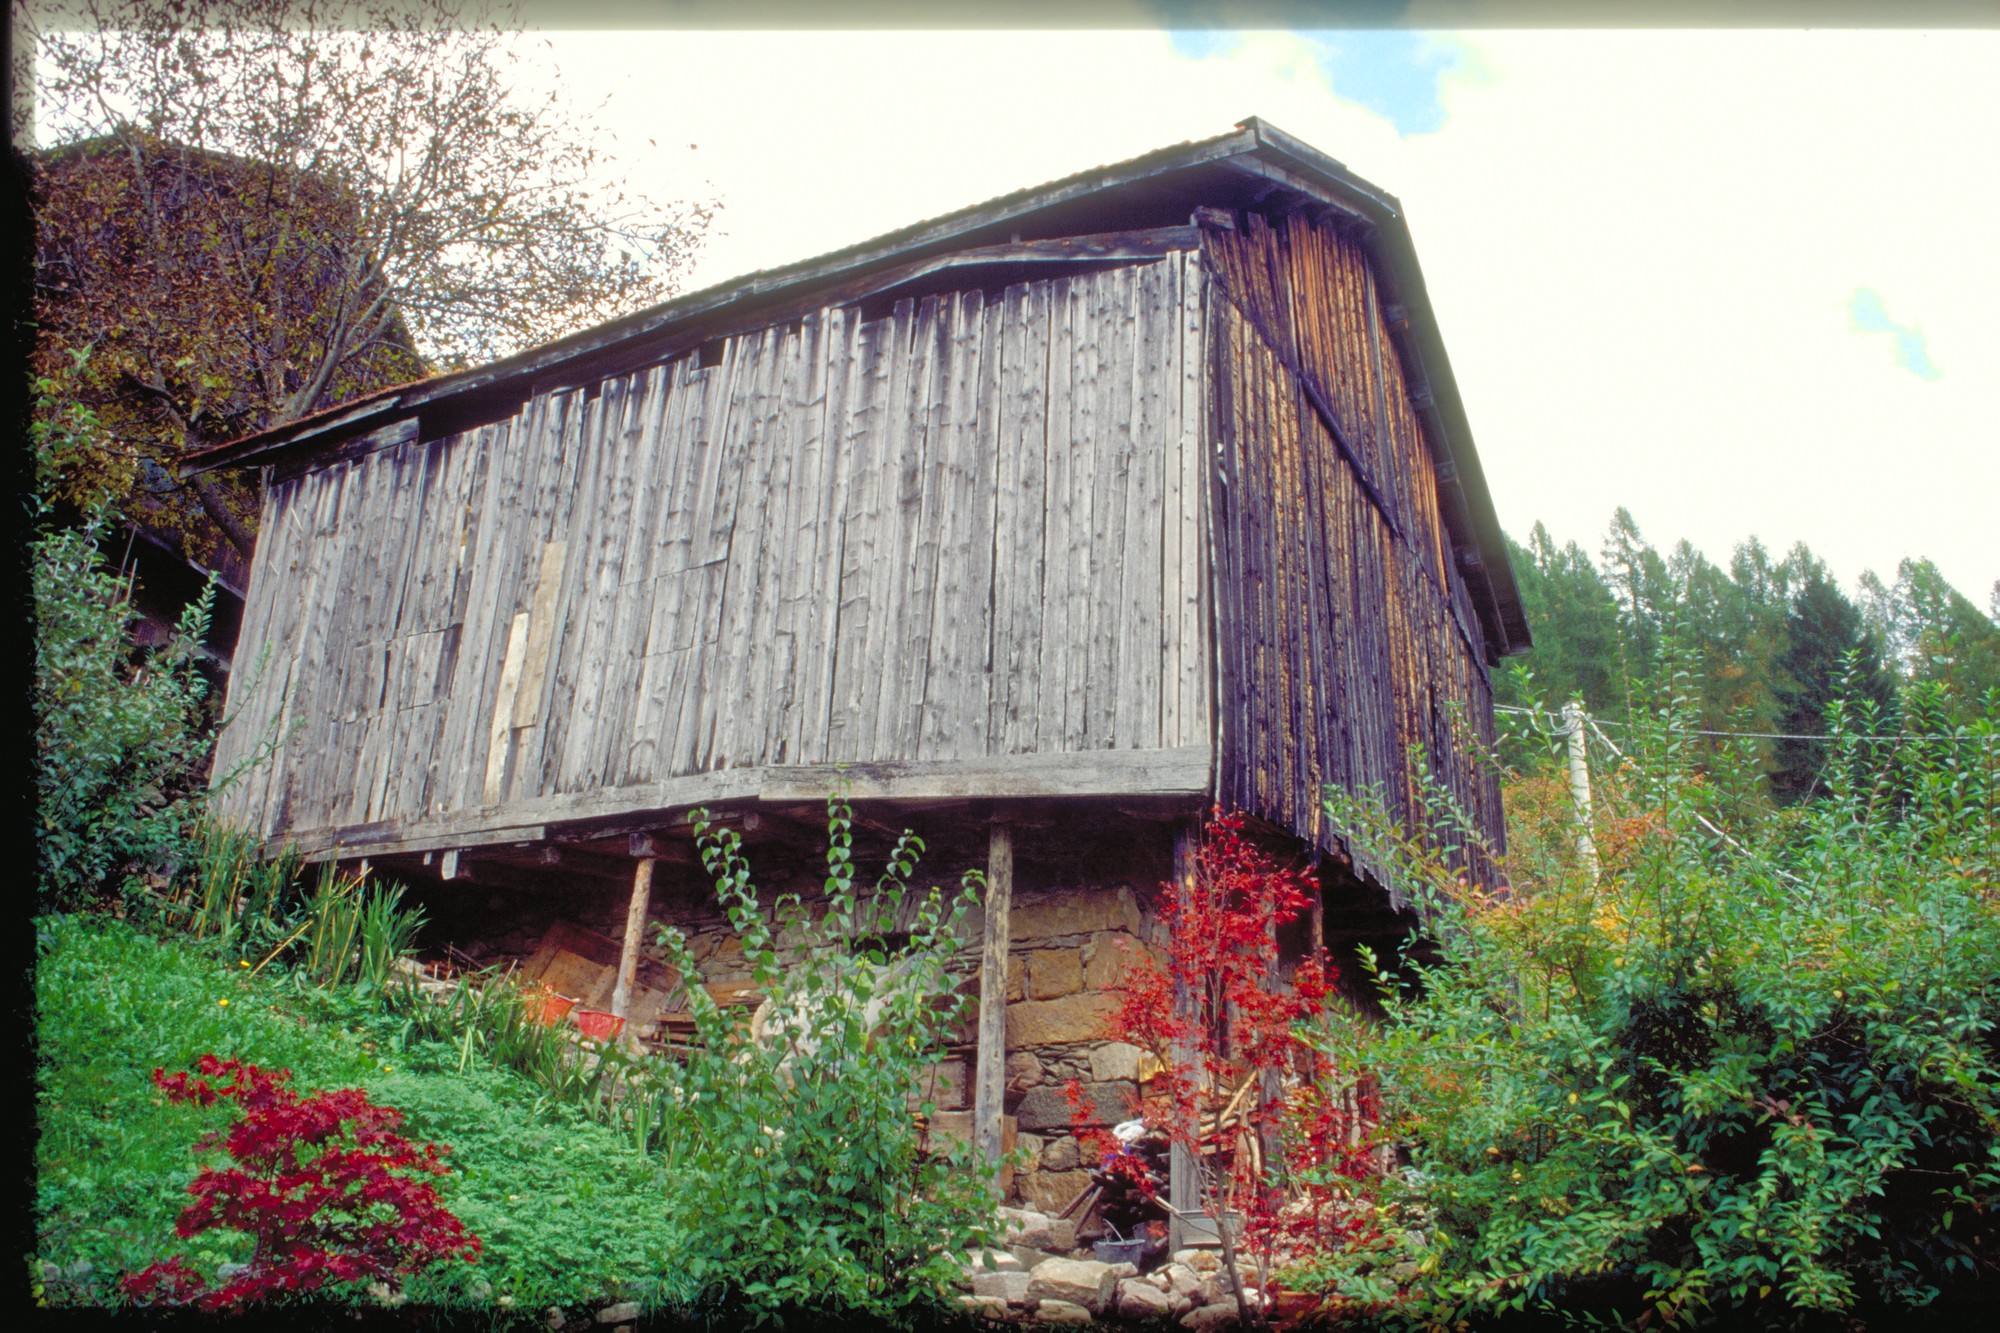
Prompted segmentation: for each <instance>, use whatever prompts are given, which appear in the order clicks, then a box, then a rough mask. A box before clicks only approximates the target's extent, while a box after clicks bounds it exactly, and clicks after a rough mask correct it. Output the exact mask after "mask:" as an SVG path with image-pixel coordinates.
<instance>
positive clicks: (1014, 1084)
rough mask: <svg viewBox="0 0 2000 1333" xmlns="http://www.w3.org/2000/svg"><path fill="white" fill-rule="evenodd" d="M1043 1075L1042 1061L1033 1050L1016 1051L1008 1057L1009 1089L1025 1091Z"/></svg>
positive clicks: (1011, 1090)
mask: <svg viewBox="0 0 2000 1333" xmlns="http://www.w3.org/2000/svg"><path fill="white" fill-rule="evenodd" d="M1043 1077H1044V1071H1043V1069H1042V1062H1041V1061H1040V1060H1039V1059H1037V1058H1036V1057H1035V1053H1034V1052H1033V1051H1015V1052H1013V1053H1012V1054H1010V1055H1009V1056H1008V1057H1007V1091H1009V1092H1025V1091H1027V1090H1028V1089H1029V1088H1032V1087H1034V1086H1035V1085H1036V1084H1037V1083H1040V1082H1041V1081H1042V1080H1043Z"/></svg>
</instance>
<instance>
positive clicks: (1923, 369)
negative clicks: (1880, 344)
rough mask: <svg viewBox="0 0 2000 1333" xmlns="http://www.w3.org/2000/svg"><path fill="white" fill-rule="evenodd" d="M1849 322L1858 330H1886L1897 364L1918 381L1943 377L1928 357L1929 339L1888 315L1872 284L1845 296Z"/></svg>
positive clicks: (1929, 354) (1878, 331)
mask: <svg viewBox="0 0 2000 1333" xmlns="http://www.w3.org/2000/svg"><path fill="white" fill-rule="evenodd" d="M1847 318H1848V322H1849V324H1850V325H1851V326H1852V327H1853V328H1854V329H1855V330H1856V331H1857V332H1860V333H1886V334H1888V335H1889V338H1890V341H1891V342H1892V343H1893V344H1894V346H1895V350H1896V364H1897V365H1899V366H1901V367H1902V368H1903V369H1905V370H1907V371H1909V372H1910V373H1911V374H1912V375H1915V376H1916V377H1917V378H1918V379H1920V380H1935V379H1942V378H1943V377H1944V372H1943V371H1942V370H1939V369H1938V366H1937V362H1935V361H1933V360H1931V348H1930V342H1929V340H1928V339H1926V338H1925V337H1924V331H1923V330H1922V329H1920V328H1918V327H1917V326H1916V325H1915V324H1901V323H1898V322H1897V321H1895V320H1893V319H1891V318H1890V317H1889V307H1888V306H1886V305H1884V304H1883V303H1882V294H1881V293H1880V292H1877V291H1876V290H1875V289H1874V288H1872V287H1856V288H1855V289H1854V295H1853V296H1851V297H1849V298H1848V299H1847Z"/></svg>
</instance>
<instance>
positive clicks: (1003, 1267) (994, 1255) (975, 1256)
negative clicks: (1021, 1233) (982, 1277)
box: [965, 1250, 1027, 1274]
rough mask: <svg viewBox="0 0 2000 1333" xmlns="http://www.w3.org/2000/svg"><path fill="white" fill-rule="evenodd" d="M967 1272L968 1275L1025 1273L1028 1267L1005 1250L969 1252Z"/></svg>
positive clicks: (966, 1257) (966, 1254) (967, 1254)
mask: <svg viewBox="0 0 2000 1333" xmlns="http://www.w3.org/2000/svg"><path fill="white" fill-rule="evenodd" d="M965 1271H966V1272H967V1273H968V1274H971V1273H1024V1272H1026V1271H1027V1267H1026V1265H1024V1264H1023V1263H1022V1262H1021V1261H1020V1260H1019V1259H1016V1258H1015V1257H1014V1256H1013V1255H1011V1254H1009V1253H1008V1252H1007V1251H1005V1250H967V1251H966V1252H965Z"/></svg>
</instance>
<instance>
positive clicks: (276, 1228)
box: [123, 1055, 480, 1310]
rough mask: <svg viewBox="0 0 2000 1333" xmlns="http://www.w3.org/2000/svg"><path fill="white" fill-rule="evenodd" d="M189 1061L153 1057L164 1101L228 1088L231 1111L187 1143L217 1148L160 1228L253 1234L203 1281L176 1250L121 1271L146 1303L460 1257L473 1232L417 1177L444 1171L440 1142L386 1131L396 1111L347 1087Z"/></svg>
mask: <svg viewBox="0 0 2000 1333" xmlns="http://www.w3.org/2000/svg"><path fill="white" fill-rule="evenodd" d="M198 1070H199V1072H198V1074H193V1075H191V1074H188V1073H178V1074H171V1075H170V1074H167V1073H165V1072H164V1071H162V1070H158V1069H156V1070H154V1071H153V1082H154V1083H155V1084H157V1085H158V1086H159V1088H160V1090H161V1091H163V1092H165V1093H166V1094H167V1096H168V1098H170V1099H171V1100H173V1101H175V1102H183V1103H193V1104H194V1105H197V1106H213V1105H214V1104H215V1103H216V1102H217V1101H233V1102H235V1103H236V1104H237V1105H238V1106H240V1107H241V1108H242V1116H241V1118H240V1119H238V1120H237V1121H236V1123H235V1124H233V1125H231V1126H230V1127H229V1128H228V1129H227V1130H221V1131H217V1132H215V1133H212V1134H207V1135H204V1136H203V1137H202V1138H201V1140H200V1141H198V1142H197V1143H196V1144H195V1151H197V1152H209V1151H214V1150H216V1149H218V1148H219V1149H221V1150H222V1151H223V1152H226V1153H227V1154H228V1155H229V1157H230V1158H231V1159H232V1165H229V1166H227V1167H216V1166H210V1167H206V1168H204V1169H203V1170H202V1172H201V1174H200V1175H198V1176H196V1177H195V1179H194V1183H193V1184H191V1185H189V1186H188V1193H189V1194H190V1195H192V1196H193V1198H194V1202H193V1203H191V1204H189V1205H188V1206H187V1207H186V1208H185V1209H183V1210H182V1211H181V1215H180V1217H179V1219H178V1220H177V1221H176V1222H175V1224H174V1230H175V1232H176V1233H177V1234H179V1235H180V1236H181V1237H182V1238H184V1239H185V1238H188V1237H193V1236H197V1235H200V1234H201V1233H202V1232H204V1231H210V1230H213V1229H216V1228H226V1229H229V1230H232V1231H242V1232H247V1233H249V1235H250V1236H251V1237H252V1238H253V1239H254V1241H255V1249H254V1251H253V1253H252V1255H251V1257H250V1262H249V1263H248V1264H246V1265H245V1266H244V1267H243V1268H242V1269H241V1271H239V1272H237V1273H236V1274H235V1275H234V1276H233V1277H230V1278H228V1279H226V1280H225V1281H223V1283H222V1284H221V1285H220V1286H216V1287H210V1286H209V1285H208V1284H207V1283H206V1282H205V1281H204V1280H203V1279H202V1278H201V1277H200V1275H199V1274H197V1273H195V1272H194V1271H193V1270H192V1269H190V1268H189V1267H188V1266H187V1263H186V1261H185V1260H184V1259H182V1258H180V1257H179V1256H176V1257H175V1258H172V1259H169V1260H166V1261H164V1262H162V1263H156V1264H154V1265H152V1266H151V1267H150V1268H147V1269H145V1270H144V1271H143V1272H139V1273H134V1274H131V1275H128V1276H127V1277H126V1278H125V1280H124V1284H123V1285H124V1289H125V1292H126V1294H127V1295H128V1296H130V1297H131V1298H132V1299H133V1300H135V1301H137V1302H139V1303H141V1304H148V1305H189V1304H192V1305H195V1306H197V1307H199V1308H201V1309H204V1310H227V1309H235V1308H238V1307H241V1306H243V1305H247V1304H251V1303H254V1302H257V1301H262V1300H267V1299H270V1298H272V1297H279V1296H298V1295H304V1294H306V1293H309V1292H314V1291H318V1290H320V1289H321V1288H324V1287H327V1286H329V1285H346V1284H350V1283H356V1282H365V1281H387V1280H389V1279H391V1278H394V1277H397V1276H399V1275H403V1274H409V1273H415V1272H418V1271H421V1270H422V1269H425V1268H428V1267H430V1266H432V1265H433V1264H436V1263H439V1262H442V1261H444V1260H447V1259H452V1258H464V1259H467V1260H470V1259H472V1258H473V1257H474V1256H476V1255H477V1254H478V1253H479V1248H480V1246H479V1239H478V1237H476V1236H473V1235H470V1234H469V1233H467V1231H466V1229H465V1226H464V1224H463V1223H461V1222H460V1221H459V1220H458V1219H457V1218H456V1217H454V1216H452V1214H451V1213H450V1212H449V1211H448V1210H446V1209H445V1207H444V1206H443V1204H442V1203H440V1202H439V1200H438V1193H437V1187H436V1186H435V1185H433V1184H432V1183H431V1182H430V1180H429V1179H427V1177H431V1176H438V1175H442V1174H444V1172H445V1165H444V1161H443V1157H444V1153H445V1151H446V1150H445V1149H444V1148H442V1147H440V1146H439V1145H437V1144H435V1143H431V1144H425V1145H424V1146H423V1147H422V1148H418V1147H417V1146H416V1145H414V1144H412V1143H410V1142H409V1141H408V1140H407V1139H405V1138H403V1137H402V1136H401V1135H400V1134H397V1133H396V1132H395V1131H396V1127H397V1126H398V1125H399V1124H401V1123H402V1119H403V1116H402V1113H401V1112H400V1111H397V1110H395V1109H394V1108H393V1107H388V1106H376V1105H374V1104H372V1103H371V1102H370V1101H369V1100H368V1095H367V1093H365V1092H363V1091H362V1090H361V1089H359V1088H341V1089H337V1090H335V1091H332V1092H319V1093H313V1094H311V1095H310V1096H301V1095H300V1094H298V1093H296V1092H293V1091H292V1090H291V1089H289V1088H287V1087H285V1086H284V1085H285V1084H286V1083H287V1082H288V1081H289V1080H290V1079H291V1073H290V1071H289V1070H282V1069H281V1070H277V1071H275V1072H272V1071H267V1070H263V1069H260V1068H258V1067H257V1066H256V1065H253V1064H245V1063H242V1062H241V1061H237V1060H221V1059H218V1058H216V1057H215V1056H213V1055H204V1056H202V1057H201V1060H200V1062H199V1066H198Z"/></svg>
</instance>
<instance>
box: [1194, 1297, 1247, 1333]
mask: <svg viewBox="0 0 2000 1333" xmlns="http://www.w3.org/2000/svg"><path fill="white" fill-rule="evenodd" d="M1241 1317H1242V1316H1241V1315H1240V1313H1239V1312H1238V1311H1237V1309H1236V1302H1235V1301H1229V1302H1227V1303H1226V1304H1225V1303H1222V1302H1217V1303H1216V1304H1214V1305H1203V1306H1199V1307H1197V1308H1195V1309H1193V1310H1189V1311H1188V1312H1187V1313H1186V1314H1184V1315H1182V1316H1181V1327H1182V1328H1186V1329H1192V1330H1194V1333H1208V1330H1210V1329H1212V1328H1234V1327H1235V1326H1236V1324H1237V1322H1238V1321H1239V1320H1240V1319H1241Z"/></svg>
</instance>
